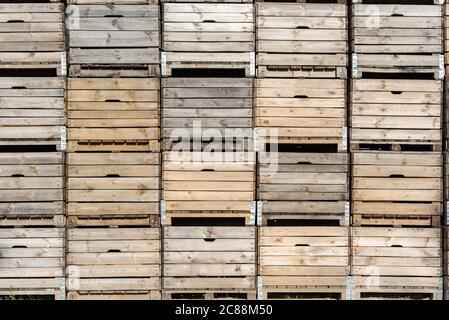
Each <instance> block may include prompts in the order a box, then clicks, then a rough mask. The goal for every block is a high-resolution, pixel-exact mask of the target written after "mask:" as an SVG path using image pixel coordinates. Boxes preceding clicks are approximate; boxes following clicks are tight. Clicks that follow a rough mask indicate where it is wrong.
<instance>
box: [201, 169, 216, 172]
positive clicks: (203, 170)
mask: <svg viewBox="0 0 449 320" xmlns="http://www.w3.org/2000/svg"><path fill="white" fill-rule="evenodd" d="M201 171H202V172H214V171H215V169H201Z"/></svg>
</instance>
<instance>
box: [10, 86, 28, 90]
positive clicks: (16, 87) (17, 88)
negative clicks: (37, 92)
mask: <svg viewBox="0 0 449 320" xmlns="http://www.w3.org/2000/svg"><path fill="white" fill-rule="evenodd" d="M11 89H15V90H24V89H27V87H25V86H12V87H11Z"/></svg>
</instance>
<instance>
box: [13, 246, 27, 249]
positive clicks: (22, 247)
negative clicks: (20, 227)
mask: <svg viewBox="0 0 449 320" xmlns="http://www.w3.org/2000/svg"><path fill="white" fill-rule="evenodd" d="M12 248H13V249H26V248H28V247H27V246H12Z"/></svg>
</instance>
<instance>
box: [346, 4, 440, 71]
mask: <svg viewBox="0 0 449 320" xmlns="http://www.w3.org/2000/svg"><path fill="white" fill-rule="evenodd" d="M351 31H352V34H351V40H352V50H353V52H354V53H355V54H356V55H357V61H356V62H355V61H354V59H353V65H354V63H355V65H356V69H354V68H353V70H352V71H353V77H356V78H360V77H364V74H365V73H374V74H376V73H377V74H379V73H380V74H384V73H395V74H404V77H408V76H410V74H427V75H429V76H432V77H434V78H435V79H441V78H442V77H443V76H444V70H443V69H442V68H443V66H442V65H441V63H440V62H441V61H440V56H441V55H443V53H444V51H443V9H442V6H441V5H420V4H417V5H400V4H394V5H393V4H376V5H371V4H354V5H353V6H352V30H351Z"/></svg>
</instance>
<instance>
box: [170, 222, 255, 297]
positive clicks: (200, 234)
mask: <svg viewBox="0 0 449 320" xmlns="http://www.w3.org/2000/svg"><path fill="white" fill-rule="evenodd" d="M163 233H164V240H163V278H162V298H163V299H195V298H196V299H226V298H228V299H233V298H234V299H236V298H237V299H255V293H256V280H255V278H256V227H164V228H163Z"/></svg>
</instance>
